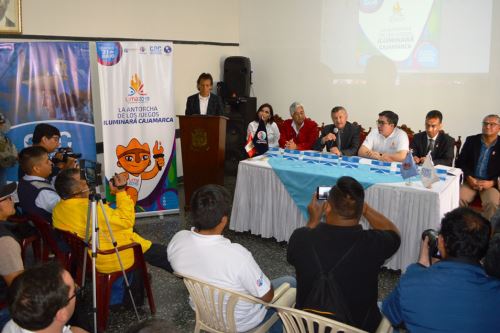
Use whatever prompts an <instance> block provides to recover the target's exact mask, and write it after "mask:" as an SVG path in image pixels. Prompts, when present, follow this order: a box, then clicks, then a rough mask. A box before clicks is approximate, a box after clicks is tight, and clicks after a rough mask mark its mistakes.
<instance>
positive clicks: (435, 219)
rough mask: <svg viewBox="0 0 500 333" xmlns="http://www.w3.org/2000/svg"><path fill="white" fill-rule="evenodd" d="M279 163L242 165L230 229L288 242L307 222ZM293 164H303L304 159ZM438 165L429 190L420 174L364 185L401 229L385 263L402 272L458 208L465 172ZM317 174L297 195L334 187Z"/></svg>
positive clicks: (370, 199) (372, 203)
mask: <svg viewBox="0 0 500 333" xmlns="http://www.w3.org/2000/svg"><path fill="white" fill-rule="evenodd" d="M270 158H273V160H271V159H270ZM275 161H279V158H277V159H276V157H268V156H263V157H262V156H260V157H258V158H254V159H247V160H244V161H241V162H240V163H239V166H238V174H237V180H236V187H235V193H234V200H233V206H232V212H231V220H230V229H231V230H234V231H238V232H244V231H250V232H251V233H252V234H255V235H260V236H262V237H264V238H270V237H274V238H275V239H276V240H277V241H278V242H281V241H288V239H289V238H290V236H291V235H292V233H293V231H294V230H295V229H297V228H299V227H303V226H305V225H306V221H307V217H306V216H307V209H306V208H305V207H306V206H307V202H300V203H299V204H298V203H297V202H296V201H295V200H294V199H293V198H292V196H291V195H290V193H289V190H291V188H290V186H288V189H287V187H286V186H285V185H284V184H283V182H282V181H281V179H280V177H278V174H277V172H275V170H274V169H273V167H272V166H271V164H270V162H275ZM359 161H360V162H359V163H361V164H363V163H365V164H367V163H368V164H369V163H370V161H371V160H366V159H360V160H359ZM292 163H296V164H299V163H304V161H302V160H300V161H292ZM301 167H303V166H301ZM437 168H438V169H439V170H440V171H441V173H440V180H439V181H438V182H435V183H434V184H432V187H431V188H430V189H429V188H425V187H424V186H423V184H422V182H421V181H420V180H419V179H418V178H415V180H414V181H412V182H411V183H408V182H406V181H404V180H403V179H402V178H401V176H400V175H399V178H398V179H399V181H395V178H394V177H393V178H391V182H387V183H384V182H380V183H375V184H373V185H372V186H369V187H367V188H366V187H365V200H366V202H367V203H368V204H369V205H370V206H372V207H373V208H374V209H376V210H377V211H379V212H381V213H382V214H384V215H385V216H386V217H388V218H389V219H390V220H391V221H392V222H393V223H394V224H395V225H396V226H397V227H398V229H399V230H400V233H401V246H400V248H399V250H398V251H397V252H396V253H395V254H394V255H393V256H392V257H391V258H390V259H388V261H387V262H386V263H385V265H384V266H386V267H387V268H390V269H395V270H399V269H400V270H402V271H403V272H404V271H405V270H406V267H407V266H408V265H409V264H411V263H414V262H416V260H417V259H418V254H419V250H420V240H421V238H420V237H421V234H422V232H423V231H424V230H426V229H439V225H440V221H441V218H442V217H443V216H444V214H445V213H446V212H449V211H451V210H453V209H454V208H456V207H458V204H459V188H460V175H461V170H460V169H455V168H447V167H441V166H438V167H437ZM307 169H308V166H305V167H304V170H307ZM392 169H394V165H392ZM331 170H332V172H330V174H334V173H335V172H337V173H339V174H338V175H336V176H337V178H338V177H340V176H342V174H341V173H342V168H340V167H338V168H335V167H332V169H331ZM335 170H336V171H335ZM293 177H296V175H293ZM333 177H335V175H333ZM315 178H321V177H320V175H319V174H318V175H317V176H314V175H313V176H311V175H309V176H308V177H304V180H303V181H299V182H297V184H296V185H295V187H296V188H295V189H293V191H294V192H295V196H296V194H297V192H298V193H299V194H300V192H301V191H302V192H303V193H302V194H304V193H305V194H306V195H307V197H308V198H309V199H310V198H311V196H312V194H313V192H314V191H315V189H316V186H319V185H334V183H330V184H324V183H322V182H324V181H325V180H324V178H323V179H320V180H318V179H315ZM355 178H356V179H358V178H357V177H355ZM302 201H304V200H302ZM299 207H300V208H299ZM361 224H362V225H363V228H364V229H367V228H369V225H368V223H367V222H366V220H364V218H362V220H361Z"/></svg>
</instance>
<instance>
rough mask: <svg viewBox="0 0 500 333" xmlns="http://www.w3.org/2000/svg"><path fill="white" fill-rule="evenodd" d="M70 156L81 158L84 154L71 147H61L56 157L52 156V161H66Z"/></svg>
mask: <svg viewBox="0 0 500 333" xmlns="http://www.w3.org/2000/svg"><path fill="white" fill-rule="evenodd" d="M69 157H71V158H75V159H79V158H80V157H82V154H77V153H74V152H73V148H71V147H60V148H57V150H56V153H55V154H54V157H52V163H54V164H57V163H66V161H67V160H68V158H69Z"/></svg>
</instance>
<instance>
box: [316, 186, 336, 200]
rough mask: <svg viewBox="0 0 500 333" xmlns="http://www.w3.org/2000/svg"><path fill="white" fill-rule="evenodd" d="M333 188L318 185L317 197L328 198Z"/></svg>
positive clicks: (319, 198) (320, 198)
mask: <svg viewBox="0 0 500 333" xmlns="http://www.w3.org/2000/svg"><path fill="white" fill-rule="evenodd" d="M331 189H332V187H331V186H318V187H317V188H316V199H318V200H327V199H328V195H329V194H330V190H331Z"/></svg>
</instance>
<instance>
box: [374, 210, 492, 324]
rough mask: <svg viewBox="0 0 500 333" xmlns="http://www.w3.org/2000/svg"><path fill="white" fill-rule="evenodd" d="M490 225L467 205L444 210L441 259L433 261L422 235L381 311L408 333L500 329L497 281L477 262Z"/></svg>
mask: <svg viewBox="0 0 500 333" xmlns="http://www.w3.org/2000/svg"><path fill="white" fill-rule="evenodd" d="M490 230H491V227H490V223H489V221H488V220H486V219H485V218H484V217H483V216H481V215H480V214H478V213H477V212H475V211H473V210H471V209H469V208H464V207H462V208H457V209H455V210H453V211H451V212H449V213H447V214H446V215H445V216H444V218H443V220H442V221H441V230H440V233H439V237H438V239H437V247H438V249H439V252H440V254H441V257H442V260H441V261H438V262H437V263H435V264H434V265H432V266H431V263H430V262H429V244H428V242H429V241H430V240H429V239H428V237H426V238H425V239H424V241H423V242H422V244H421V250H420V259H419V262H418V263H416V264H412V265H410V266H409V267H408V269H407V270H406V273H405V274H404V275H403V276H402V277H401V280H400V281H399V283H398V285H397V286H396V288H395V289H394V291H393V292H392V293H391V294H390V295H389V296H388V297H387V298H386V299H385V300H384V302H383V304H382V313H383V314H384V315H385V316H386V317H387V319H389V321H390V322H391V323H392V324H393V325H394V326H399V327H406V329H407V330H408V331H410V332H412V333H415V332H435V333H445V332H449V333H452V332H453V333H455V332H500V316H498V308H497V306H498V300H499V299H500V280H499V279H496V278H493V277H489V276H488V275H487V274H486V272H485V271H484V269H483V267H482V266H481V263H480V260H481V259H482V258H483V257H484V255H485V254H486V250H487V249H488V242H489V238H490Z"/></svg>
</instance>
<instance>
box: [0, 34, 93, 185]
mask: <svg viewBox="0 0 500 333" xmlns="http://www.w3.org/2000/svg"><path fill="white" fill-rule="evenodd" d="M0 78H1V79H0V113H2V114H3V115H4V116H5V117H6V118H7V119H8V120H9V121H10V123H11V125H12V127H11V129H10V131H9V132H8V133H7V136H8V137H9V138H10V139H11V141H12V142H13V143H14V144H15V145H16V148H17V149H18V151H19V150H21V149H23V148H24V147H28V146H30V145H31V144H32V141H31V140H32V134H33V129H34V128H35V126H36V125H37V124H38V123H49V124H51V125H53V126H55V127H57V128H58V129H59V130H60V131H61V147H71V148H72V149H73V151H74V152H75V153H81V154H82V158H84V159H88V160H93V161H95V160H96V150H95V131H94V124H93V123H94V121H93V115H92V95H91V88H90V60H89V44H88V43H84V42H78V43H77V42H74V43H73V42H71V43H66V42H28V43H26V42H21V43H17V42H1V43H0ZM2 171H3V172H4V174H3V175H2V176H3V177H5V178H6V180H7V181H17V176H18V167H17V165H16V166H14V167H12V168H9V169H7V170H2ZM5 178H4V180H5Z"/></svg>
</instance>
